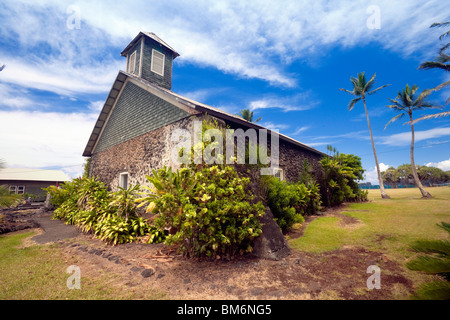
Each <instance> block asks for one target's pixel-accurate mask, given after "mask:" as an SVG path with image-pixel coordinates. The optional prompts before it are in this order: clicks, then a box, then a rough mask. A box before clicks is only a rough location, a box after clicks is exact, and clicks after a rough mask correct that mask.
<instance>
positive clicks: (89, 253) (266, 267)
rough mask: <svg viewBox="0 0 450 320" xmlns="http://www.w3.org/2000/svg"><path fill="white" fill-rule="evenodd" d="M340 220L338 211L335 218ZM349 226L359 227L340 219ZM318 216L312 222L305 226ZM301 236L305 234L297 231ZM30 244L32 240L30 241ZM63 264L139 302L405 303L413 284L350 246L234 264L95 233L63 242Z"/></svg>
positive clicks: (375, 256)
mask: <svg viewBox="0 0 450 320" xmlns="http://www.w3.org/2000/svg"><path fill="white" fill-rule="evenodd" d="M334 214H337V213H334ZM338 216H339V217H340V218H341V219H342V220H341V222H342V223H343V224H344V225H345V224H346V225H354V224H358V223H359V222H358V221H357V220H356V219H355V220H356V221H355V220H352V219H346V218H343V217H345V215H342V216H341V215H338ZM317 217H318V216H311V217H307V218H306V223H305V224H304V225H307V224H308V223H310V222H311V221H313V220H314V219H315V218H317ZM297 231H298V233H301V232H302V230H297ZM27 241H28V242H27V245H30V244H31V243H30V241H32V240H30V239H28V240H27ZM56 245H57V246H58V247H59V248H60V249H61V252H62V254H63V256H64V260H65V261H66V262H67V263H68V266H69V265H70V264H76V265H77V266H79V267H80V269H81V274H82V283H83V277H87V278H96V277H99V276H102V279H103V278H104V277H103V276H104V275H105V274H106V275H108V276H109V277H108V279H110V280H108V283H104V286H114V287H120V288H121V289H123V290H125V291H127V292H130V293H132V294H133V297H135V298H137V299H139V298H143V297H146V293H148V292H156V293H158V294H161V295H160V296H159V297H163V298H166V299H205V300H206V299H240V300H242V299H245V300H247V299H370V300H374V299H393V298H398V297H399V292H400V293H401V295H402V297H403V298H407V296H408V294H410V293H412V282H411V281H410V280H409V279H408V278H407V277H406V273H405V271H404V269H403V266H402V265H400V264H398V263H396V262H394V261H391V260H389V259H388V258H387V257H386V256H385V255H383V254H382V253H380V252H373V251H369V250H366V249H365V248H362V247H344V248H342V249H340V250H336V251H332V252H326V253H319V254H315V253H306V252H298V251H295V250H291V254H290V255H289V256H287V257H286V258H284V259H282V260H279V261H273V260H264V259H259V258H256V257H254V256H252V255H246V256H239V257H236V258H235V259H233V260H231V261H227V260H223V259H218V260H215V261H198V260H186V259H185V258H183V257H182V256H181V255H180V254H178V253H177V251H176V248H173V247H167V246H165V245H163V244H151V245H149V244H143V243H131V244H124V245H118V246H110V245H106V244H105V243H104V242H101V241H100V240H98V239H96V238H93V237H92V235H88V234H79V235H78V236H77V237H75V238H71V239H65V240H59V241H57V242H56ZM371 265H377V266H379V267H380V269H381V289H373V290H369V289H368V288H367V285H366V283H367V279H368V277H369V276H371V274H368V273H367V268H368V267H369V266H371Z"/></svg>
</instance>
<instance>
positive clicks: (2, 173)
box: [0, 168, 71, 182]
mask: <svg viewBox="0 0 450 320" xmlns="http://www.w3.org/2000/svg"><path fill="white" fill-rule="evenodd" d="M0 180H20V181H52V182H64V181H70V180H71V179H70V178H69V177H68V176H67V175H66V174H65V173H64V172H62V171H61V170H45V169H23V168H4V169H1V170H0Z"/></svg>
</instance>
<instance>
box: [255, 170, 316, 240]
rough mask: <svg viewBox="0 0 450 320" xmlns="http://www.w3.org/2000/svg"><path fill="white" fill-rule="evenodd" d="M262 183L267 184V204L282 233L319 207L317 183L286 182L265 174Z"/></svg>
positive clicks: (301, 221) (302, 220)
mask: <svg viewBox="0 0 450 320" xmlns="http://www.w3.org/2000/svg"><path fill="white" fill-rule="evenodd" d="M263 183H264V184H265V185H266V186H267V205H268V206H269V208H270V210H271V211H272V213H273V216H274V219H275V221H276V222H277V223H278V225H279V226H280V228H281V230H282V231H283V233H286V232H288V231H289V230H290V229H291V228H292V227H293V225H294V224H296V223H303V222H304V221H305V219H304V216H305V215H308V214H314V213H316V212H317V211H319V209H320V204H321V201H320V192H319V185H318V184H315V183H314V184H310V185H308V186H306V185H305V184H304V183H299V182H297V183H288V182H286V181H282V180H280V179H278V178H276V177H271V176H265V177H264V178H263Z"/></svg>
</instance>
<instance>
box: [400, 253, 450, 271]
mask: <svg viewBox="0 0 450 320" xmlns="http://www.w3.org/2000/svg"><path fill="white" fill-rule="evenodd" d="M448 260H449V259H448V258H447V259H445V258H444V259H440V258H437V257H431V256H421V257H417V258H416V259H414V260H412V261H409V262H408V263H407V264H406V266H407V267H408V269H410V270H414V271H423V272H425V273H433V274H434V273H445V272H450V263H449V261H448Z"/></svg>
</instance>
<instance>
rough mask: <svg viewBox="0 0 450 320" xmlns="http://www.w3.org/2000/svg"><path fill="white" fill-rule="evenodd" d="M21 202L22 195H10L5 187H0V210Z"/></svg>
mask: <svg viewBox="0 0 450 320" xmlns="http://www.w3.org/2000/svg"><path fill="white" fill-rule="evenodd" d="M20 200H22V195H20V194H12V193H10V192H9V188H8V187H7V186H0V208H3V207H11V206H14V205H17V204H18V203H19V202H20Z"/></svg>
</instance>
